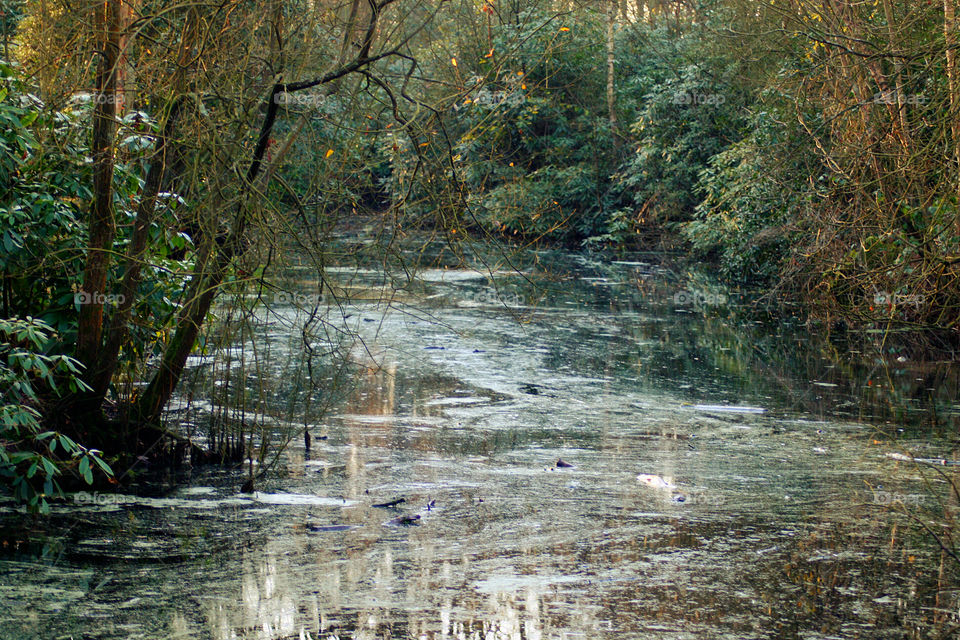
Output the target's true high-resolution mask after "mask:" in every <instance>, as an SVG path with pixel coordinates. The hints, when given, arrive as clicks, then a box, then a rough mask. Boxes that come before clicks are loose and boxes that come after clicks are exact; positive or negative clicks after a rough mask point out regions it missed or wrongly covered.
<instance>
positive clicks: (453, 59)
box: [450, 58, 457, 66]
mask: <svg viewBox="0 0 960 640" xmlns="http://www.w3.org/2000/svg"><path fill="white" fill-rule="evenodd" d="M450 62H451V63H452V64H453V66H457V59H456V58H450Z"/></svg>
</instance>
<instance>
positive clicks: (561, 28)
mask: <svg viewBox="0 0 960 640" xmlns="http://www.w3.org/2000/svg"><path fill="white" fill-rule="evenodd" d="M560 31H570V27H560Z"/></svg>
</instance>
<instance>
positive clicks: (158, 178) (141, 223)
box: [90, 98, 180, 405]
mask: <svg viewBox="0 0 960 640" xmlns="http://www.w3.org/2000/svg"><path fill="white" fill-rule="evenodd" d="M179 101H180V99H179V98H176V99H175V102H174V104H173V105H172V107H171V109H170V112H169V114H168V115H167V118H166V120H165V122H164V123H163V126H162V128H161V130H160V133H159V135H158V137H157V143H156V149H155V150H154V154H153V158H151V161H150V169H149V170H148V171H147V178H146V181H145V183H144V187H143V192H142V193H141V194H140V204H139V205H138V207H137V217H136V220H135V221H134V226H133V237H132V238H131V240H130V245H129V246H128V247H127V255H126V260H125V262H126V264H125V268H124V274H123V280H122V281H121V284H120V292H119V297H118V304H117V308H116V310H115V311H114V313H113V314H112V315H111V317H110V321H109V322H108V324H107V326H108V328H107V331H106V336H107V337H106V344H105V345H104V347H103V349H102V350H101V351H100V356H99V358H98V360H97V367H96V370H95V371H94V372H93V375H92V377H91V378H90V380H91V386H92V387H93V399H92V401H95V402H96V403H97V404H98V405H99V404H100V403H102V402H103V399H104V397H105V396H106V393H107V389H108V388H109V386H110V381H111V379H112V378H113V374H114V373H115V372H116V369H117V363H118V362H119V357H120V348H121V347H122V346H123V343H124V341H125V340H126V338H127V325H128V324H129V323H130V316H131V315H132V312H133V306H134V301H135V299H136V295H137V288H138V287H139V286H140V282H141V277H140V276H141V273H142V268H143V261H144V256H145V253H146V248H147V237H148V236H149V234H150V225H151V224H152V222H153V214H154V210H155V209H156V204H157V194H158V193H159V192H160V185H161V184H163V178H164V174H165V173H166V171H167V167H168V164H169V151H168V149H169V142H170V138H171V135H172V133H173V131H174V129H175V128H176V121H177V119H178V115H179V111H180V102H179Z"/></svg>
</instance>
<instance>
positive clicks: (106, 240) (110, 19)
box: [76, 0, 121, 375]
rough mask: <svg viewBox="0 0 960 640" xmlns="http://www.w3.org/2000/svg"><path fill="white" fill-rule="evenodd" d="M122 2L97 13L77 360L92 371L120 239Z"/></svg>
mask: <svg viewBox="0 0 960 640" xmlns="http://www.w3.org/2000/svg"><path fill="white" fill-rule="evenodd" d="M120 22H121V9H120V0H105V2H103V3H102V4H99V5H98V8H97V24H98V25H99V26H100V28H101V29H102V34H103V35H102V43H101V44H102V51H101V52H100V62H99V65H98V67H97V80H96V82H97V92H96V101H97V104H96V106H95V108H94V112H93V142H92V145H91V147H92V149H91V151H92V155H93V164H94V167H93V203H92V205H91V207H90V216H89V219H88V223H87V227H88V229H89V232H88V241H87V261H86V265H85V267H84V272H83V285H82V290H81V298H80V317H79V321H78V325H77V350H76V357H77V359H78V360H79V361H80V362H81V363H83V365H84V366H85V367H86V368H87V375H89V374H91V373H93V370H94V367H95V366H96V361H97V356H98V352H99V350H100V339H101V336H102V333H103V305H104V303H105V300H106V288H107V286H106V285H107V272H108V271H109V269H110V251H111V250H112V248H113V241H114V238H115V237H116V219H115V215H114V210H113V168H114V156H113V147H114V143H115V140H116V135H117V127H116V113H117V104H116V101H117V62H118V60H119V55H120Z"/></svg>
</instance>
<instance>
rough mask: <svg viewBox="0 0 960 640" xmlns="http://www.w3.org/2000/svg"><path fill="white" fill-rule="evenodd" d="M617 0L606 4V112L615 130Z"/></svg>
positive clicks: (612, 128)
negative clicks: (614, 66)
mask: <svg viewBox="0 0 960 640" xmlns="http://www.w3.org/2000/svg"><path fill="white" fill-rule="evenodd" d="M617 9H618V6H617V0H609V2H608V5H607V113H608V116H609V118H610V129H611V130H612V131H614V132H616V130H617V110H616V107H617V104H616V91H615V85H614V73H613V63H614V53H615V49H614V39H613V36H614V33H615V30H614V27H616V23H617Z"/></svg>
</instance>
